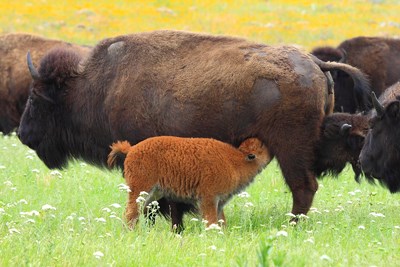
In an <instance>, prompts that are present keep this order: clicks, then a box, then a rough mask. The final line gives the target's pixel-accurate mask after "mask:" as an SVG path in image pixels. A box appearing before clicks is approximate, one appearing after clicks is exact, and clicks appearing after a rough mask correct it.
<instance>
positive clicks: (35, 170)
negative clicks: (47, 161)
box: [32, 169, 40, 173]
mask: <svg viewBox="0 0 400 267" xmlns="http://www.w3.org/2000/svg"><path fill="white" fill-rule="evenodd" d="M32 172H34V173H40V171H39V170H38V169H33V170H32Z"/></svg>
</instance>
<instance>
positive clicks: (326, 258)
mask: <svg viewBox="0 0 400 267" xmlns="http://www.w3.org/2000/svg"><path fill="white" fill-rule="evenodd" d="M319 258H320V260H325V261H332V259H331V258H329V257H328V256H327V255H325V254H324V255H322V256H321V257H319Z"/></svg>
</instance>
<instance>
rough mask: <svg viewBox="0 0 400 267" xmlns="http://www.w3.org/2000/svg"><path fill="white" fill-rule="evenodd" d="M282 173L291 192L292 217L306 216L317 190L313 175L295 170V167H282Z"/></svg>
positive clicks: (300, 169) (305, 171)
mask: <svg viewBox="0 0 400 267" xmlns="http://www.w3.org/2000/svg"><path fill="white" fill-rule="evenodd" d="M282 172H283V175H284V176H285V180H286V183H287V184H288V186H289V188H290V190H291V191H292V197H293V208H292V213H293V214H294V215H300V214H307V212H308V211H309V210H310V208H311V204H312V202H313V199H314V195H315V192H316V191H317V189H318V182H317V179H316V177H315V174H314V173H313V172H312V171H310V170H307V169H304V168H296V166H286V167H284V166H282Z"/></svg>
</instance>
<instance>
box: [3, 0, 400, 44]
mask: <svg viewBox="0 0 400 267" xmlns="http://www.w3.org/2000/svg"><path fill="white" fill-rule="evenodd" d="M0 10H1V11H2V12H1V16H0V34H4V33H13V32H26V33H33V34H38V35H42V36H45V37H49V38H56V39H62V40H65V41H70V42H74V43H79V44H88V45H93V44H95V43H97V42H98V41H99V40H101V39H103V38H106V37H111V36H116V35H120V34H127V33H133V32H142V31H150V30H155V29H177V30H186V31H195V32H207V33H213V34H224V35H235V36H241V37H247V38H249V39H251V40H254V41H258V42H263V43H268V44H274V45H275V44H297V45H300V46H303V47H304V48H305V49H307V50H309V49H311V48H312V47H314V46H319V45H333V46H336V45H338V44H339V43H340V42H341V41H343V40H344V39H348V38H351V37H355V36H360V35H367V36H389V37H397V36H400V18H399V14H400V1H398V0H351V1H350V0H348V1H321V0H319V1H315V0H314V1H312V0H300V1H295V0H286V1H265V0H263V1H261V0H236V1H209V0H206V1H193V0H175V1H164V0H159V1H123V0H117V1H109V0H107V1H106V0H98V1H87V0H79V1H75V0H70V1H53V0H48V1H47V0H35V1H22V0H15V1H6V0H1V1H0Z"/></svg>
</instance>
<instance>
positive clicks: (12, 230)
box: [8, 228, 21, 234]
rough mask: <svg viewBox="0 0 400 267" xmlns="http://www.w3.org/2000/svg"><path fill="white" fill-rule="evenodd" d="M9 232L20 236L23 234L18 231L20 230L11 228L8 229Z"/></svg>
mask: <svg viewBox="0 0 400 267" xmlns="http://www.w3.org/2000/svg"><path fill="white" fill-rule="evenodd" d="M8 232H9V233H10V234H20V233H21V232H20V231H18V230H17V229H15V228H10V229H8Z"/></svg>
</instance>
